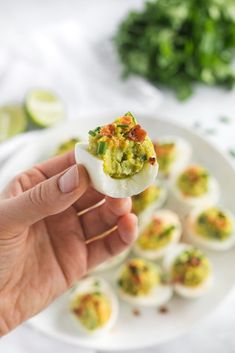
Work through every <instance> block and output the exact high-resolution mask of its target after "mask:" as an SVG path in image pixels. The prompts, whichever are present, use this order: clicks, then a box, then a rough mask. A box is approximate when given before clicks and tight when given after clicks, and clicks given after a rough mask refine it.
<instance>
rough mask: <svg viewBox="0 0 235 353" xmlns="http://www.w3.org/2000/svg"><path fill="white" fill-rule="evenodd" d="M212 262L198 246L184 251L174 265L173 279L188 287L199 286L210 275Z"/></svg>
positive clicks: (174, 281)
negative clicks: (210, 262)
mask: <svg viewBox="0 0 235 353" xmlns="http://www.w3.org/2000/svg"><path fill="white" fill-rule="evenodd" d="M209 273H210V264H209V261H208V260H207V258H206V257H205V256H204V255H203V253H202V252H201V251H200V250H199V249H196V248H192V249H187V250H185V251H183V252H182V253H181V254H180V255H179V256H178V257H177V258H176V259H175V261H174V264H173V266H172V273H171V276H172V281H173V283H179V284H182V285H184V286H186V287H197V286H199V285H200V284H201V283H203V282H204V281H205V280H206V279H207V278H208V276H209Z"/></svg>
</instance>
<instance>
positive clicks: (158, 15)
mask: <svg viewBox="0 0 235 353" xmlns="http://www.w3.org/2000/svg"><path fill="white" fill-rule="evenodd" d="M114 42H115V45H116V48H117V51H118V54H119V57H120V59H121V61H122V63H123V68H124V76H127V75H129V74H137V75H140V76H143V77H145V78H146V79H147V80H149V81H151V82H152V83H153V84H154V85H160V86H161V85H163V86H166V87H168V88H171V89H172V90H174V91H175V92H176V95H177V97H178V98H179V99H181V100H184V99H187V98H188V97H190V96H191V95H192V93H193V90H194V84H195V83H197V82H198V83H203V84H205V85H208V86H214V85H220V86H223V87H225V88H228V89H231V88H232V87H233V86H234V82H235V71H234V69H233V68H232V65H231V64H232V61H233V60H234V57H235V55H234V54H235V0H206V1H205V0H153V1H147V2H146V3H145V5H144V8H143V10H142V11H140V12H136V11H134V12H130V13H129V14H128V16H127V17H126V19H125V20H124V21H123V22H122V23H121V24H120V27H119V29H118V31H117V34H116V36H115V38H114Z"/></svg>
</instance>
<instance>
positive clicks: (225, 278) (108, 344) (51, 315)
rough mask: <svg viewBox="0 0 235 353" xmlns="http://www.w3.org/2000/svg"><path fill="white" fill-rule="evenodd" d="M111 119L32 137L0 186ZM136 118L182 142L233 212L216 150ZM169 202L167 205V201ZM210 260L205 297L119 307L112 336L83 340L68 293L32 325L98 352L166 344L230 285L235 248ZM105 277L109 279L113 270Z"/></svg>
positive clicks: (226, 168)
mask: <svg viewBox="0 0 235 353" xmlns="http://www.w3.org/2000/svg"><path fill="white" fill-rule="evenodd" d="M118 115H119V113H118V114H117V116H118ZM115 116H116V115H115V114H114V113H112V114H109V115H107V116H105V117H103V116H98V115H97V116H92V117H87V118H86V120H84V119H81V120H78V121H77V122H76V123H72V124H71V123H70V125H69V126H68V125H65V124H62V125H61V126H59V127H57V128H54V129H50V130H46V131H42V133H41V135H40V136H38V137H35V140H34V142H32V143H31V145H30V146H27V147H25V148H23V149H22V150H20V151H19V152H18V153H17V154H15V156H14V157H13V158H12V159H11V160H9V161H8V162H7V163H6V164H5V168H4V170H3V171H2V172H1V173H0V183H1V186H3V184H6V182H7V181H8V180H9V179H10V178H11V177H12V176H13V175H15V174H16V173H18V172H20V171H21V170H22V169H25V168H28V167H30V166H31V165H32V164H33V163H35V162H37V161H39V160H42V159H45V158H47V157H48V156H50V155H51V154H52V153H53V151H54V149H55V146H56V145H57V144H58V143H59V141H61V140H63V139H66V138H67V137H68V136H73V135H74V134H80V135H84V134H86V132H87V131H88V130H89V129H91V128H94V127H96V126H97V125H101V124H103V123H106V122H109V121H110V119H112V117H115ZM136 116H137V117H138V120H139V121H140V123H142V124H143V125H144V127H145V128H146V129H147V131H149V132H150V135H151V137H152V138H156V137H157V136H162V135H165V134H166V135H177V136H181V137H183V138H186V139H187V140H188V141H189V142H190V143H191V144H192V147H193V150H194V152H193V160H194V161H196V162H199V163H202V164H205V165H206V166H207V167H208V168H209V169H210V170H211V172H212V173H213V174H214V175H215V176H216V178H217V179H218V181H219V184H220V187H221V189H222V199H221V204H223V205H225V206H226V207H228V208H229V209H230V210H231V211H232V212H233V213H235V202H234V196H233V193H234V190H235V171H234V169H233V167H232V166H231V165H230V163H229V162H228V160H227V159H226V158H225V157H224V156H223V155H222V154H221V153H220V152H219V151H218V150H216V149H215V148H214V147H213V146H211V145H210V144H208V142H207V141H206V140H204V139H203V138H201V137H199V136H197V135H196V134H194V133H193V132H191V131H189V130H187V129H185V128H183V127H181V126H179V125H176V124H175V123H171V122H168V121H164V120H159V119H153V117H152V118H151V117H147V116H143V115H142V116H141V115H140V116H138V115H136ZM169 202H170V203H171V200H170V201H169ZM168 206H169V204H168ZM170 206H172V208H173V209H175V210H176V211H177V205H173V204H171V205H170ZM208 256H209V257H210V259H211V261H212V263H213V265H214V269H215V284H214V286H213V288H212V290H211V291H210V292H209V293H208V294H207V295H206V296H205V297H203V298H201V299H198V300H195V301H187V300H183V299H181V298H179V297H176V296H175V297H174V298H173V300H172V301H171V302H170V303H169V305H168V308H169V312H168V313H167V314H165V315H163V314H160V313H158V312H157V310H156V309H141V310H140V311H141V315H140V316H134V315H133V313H132V308H131V307H130V306H128V305H127V304H125V303H122V305H121V311H120V315H119V319H118V322H117V324H116V326H115V327H114V329H113V330H112V331H111V332H110V333H108V334H106V335H105V336H103V337H95V338H91V337H87V336H82V335H81V334H80V333H79V332H78V330H77V328H76V326H74V324H73V320H71V319H70V317H69V315H68V309H67V299H68V293H67V294H65V295H64V296H62V297H60V298H59V299H58V300H57V301H55V302H54V303H53V304H52V305H51V306H50V307H49V308H48V309H46V310H45V311H44V312H42V313H41V314H39V315H37V316H36V317H34V318H33V319H31V320H30V324H31V325H32V326H34V327H35V328H36V329H38V330H40V331H42V332H44V333H46V334H47V335H50V336H53V337H56V338H58V339H60V340H63V341H66V342H70V343H74V344H77V345H79V346H83V347H89V348H95V349H98V350H107V351H115V350H119V351H120V350H127V349H138V348H145V347H148V346H151V345H156V344H160V343H161V342H166V341H168V340H170V339H172V338H173V337H176V336H178V335H180V334H182V333H184V332H186V330H188V329H190V328H191V327H192V326H194V325H195V324H196V323H198V322H199V321H200V320H201V319H203V318H205V317H206V316H208V315H209V313H211V312H212V311H214V310H215V309H216V308H217V307H218V305H219V304H220V303H221V302H222V301H223V300H224V299H225V297H226V296H227V294H228V293H229V292H230V291H231V289H232V287H233V286H234V282H235V267H234V258H235V249H233V250H231V251H228V252H226V253H222V254H220V253H219V254H217V253H209V252H208ZM106 276H111V277H112V272H111V273H110V274H108V275H106Z"/></svg>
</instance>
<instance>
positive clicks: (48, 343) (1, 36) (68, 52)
mask: <svg viewBox="0 0 235 353" xmlns="http://www.w3.org/2000/svg"><path fill="white" fill-rule="evenodd" d="M142 3H143V1H142V0H99V1H97V0H93V1H92V0H86V1H85V0H70V1H66V0H51V1H50V2H46V1H31V0H22V1H20V2H16V1H14V0H8V1H7V2H4V3H1V10H0V23H1V31H0V48H1V50H0V90H1V95H0V103H4V102H6V101H9V100H21V99H22V98H23V96H24V94H25V91H26V90H27V89H29V88H30V87H34V86H43V87H49V88H52V89H55V90H56V91H57V92H58V93H59V94H60V95H61V96H62V97H63V98H64V100H65V102H66V103H67V106H68V117H69V119H76V118H77V117H78V116H81V115H82V114H83V113H84V112H88V111H89V112H92V111H96V112H97V111H99V112H102V111H104V110H111V109H114V110H115V111H116V110H117V109H118V110H120V113H123V111H125V110H133V111H134V112H135V111H138V110H141V111H146V112H154V113H156V116H157V115H161V116H165V117H166V118H172V119H174V120H177V121H180V122H181V123H183V124H185V125H188V126H192V127H193V128H194V129H196V130H197V131H198V132H199V133H201V134H203V135H204V136H206V137H207V138H208V139H210V140H211V142H212V143H215V144H217V145H218V146H219V147H220V148H221V149H223V150H224V151H225V153H228V150H230V149H235V138H234V136H235V103H234V102H235V92H229V93H228V92H224V91H223V90H220V89H211V90H209V89H205V88H198V89H197V91H196V94H195V96H194V97H193V98H192V99H191V100H189V101H187V102H186V103H183V104H181V103H179V102H178V101H176V100H175V98H174V96H173V95H172V94H171V93H169V92H165V93H160V92H159V91H158V90H157V89H155V88H153V87H151V86H150V85H149V84H148V83H146V82H144V81H143V80H141V79H138V78H132V79H131V80H129V81H127V82H125V83H123V82H122V81H121V80H120V79H119V75H120V67H119V65H118V64H117V62H116V59H115V56H114V55H113V51H112V48H111V45H110V44H109V41H108V38H110V37H111V36H112V34H113V31H114V29H115V28H116V25H117V23H118V21H119V20H120V18H122V16H123V15H124V14H125V13H126V12H127V11H128V9H129V8H133V7H140V6H141V5H142ZM224 116H225V117H229V118H230V120H231V123H229V124H227V123H226V122H224V121H221V119H220V118H221V117H224ZM29 139H30V134H28V135H27V137H24V138H23V139H22V137H17V138H16V139H15V140H13V141H10V142H7V143H6V144H2V146H1V147H0V166H2V167H3V166H4V159H6V157H7V158H8V157H9V156H10V155H11V153H12V152H13V150H14V148H20V146H21V145H23V144H26V143H27V142H28V141H29ZM234 160H235V159H234ZM231 197H233V195H232V194H231ZM179 319H180V318H179ZM234 327H235V295H232V296H231V297H230V299H229V300H227V301H226V302H225V303H224V304H223V305H222V307H221V308H220V309H219V310H218V311H217V312H216V313H215V314H213V317H211V318H209V319H208V320H207V321H206V322H204V323H203V324H201V325H200V326H198V327H196V328H195V329H194V330H192V331H191V332H190V333H188V334H187V335H185V336H184V337H181V338H178V339H176V340H173V341H172V342H170V343H168V344H164V345H162V346H160V347H155V348H152V349H149V352H158V353H170V352H172V351H174V352H176V353H177V352H181V353H184V352H187V353H188V352H191V353H194V352H199V351H202V352H203V353H210V352H213V353H217V352H223V353H230V352H234V351H235V335H234ZM52 351H56V352H58V353H64V352H66V353H73V352H79V353H81V352H89V350H83V349H80V348H78V347H74V346H71V345H67V344H63V343H61V342H58V341H55V340H53V339H51V338H49V337H45V336H43V335H41V334H40V333H37V332H35V331H33V330H31V329H30V328H29V327H27V325H22V326H21V327H19V328H17V329H16V330H15V331H14V332H12V333H11V334H9V335H8V336H6V337H4V338H3V339H2V340H1V342H0V353H8V352H9V353H39V352H45V353H46V352H48V353H49V352H52Z"/></svg>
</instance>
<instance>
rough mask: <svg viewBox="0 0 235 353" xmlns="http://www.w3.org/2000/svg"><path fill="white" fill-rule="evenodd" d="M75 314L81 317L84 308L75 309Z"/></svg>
mask: <svg viewBox="0 0 235 353" xmlns="http://www.w3.org/2000/svg"><path fill="white" fill-rule="evenodd" d="M73 312H74V314H75V315H77V316H81V315H82V312H83V310H82V308H75V309H73Z"/></svg>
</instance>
